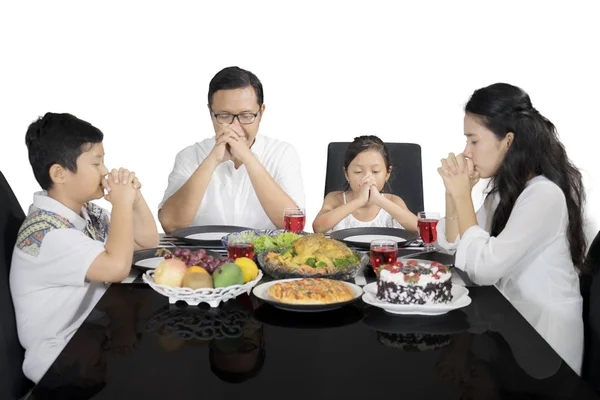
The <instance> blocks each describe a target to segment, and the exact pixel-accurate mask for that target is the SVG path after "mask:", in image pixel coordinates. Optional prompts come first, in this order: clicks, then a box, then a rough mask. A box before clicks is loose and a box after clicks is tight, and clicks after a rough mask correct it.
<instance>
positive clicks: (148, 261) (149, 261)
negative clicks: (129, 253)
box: [134, 257, 165, 269]
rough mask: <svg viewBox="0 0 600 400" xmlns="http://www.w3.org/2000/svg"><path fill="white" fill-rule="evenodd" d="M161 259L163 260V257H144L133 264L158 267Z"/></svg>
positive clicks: (151, 267)
mask: <svg viewBox="0 0 600 400" xmlns="http://www.w3.org/2000/svg"><path fill="white" fill-rule="evenodd" d="M163 261H165V258H164V257H152V258H145V259H143V260H140V261H138V262H136V263H135V264H134V265H137V266H138V267H144V268H149V269H156V267H158V266H159V265H160V263H161V262H163Z"/></svg>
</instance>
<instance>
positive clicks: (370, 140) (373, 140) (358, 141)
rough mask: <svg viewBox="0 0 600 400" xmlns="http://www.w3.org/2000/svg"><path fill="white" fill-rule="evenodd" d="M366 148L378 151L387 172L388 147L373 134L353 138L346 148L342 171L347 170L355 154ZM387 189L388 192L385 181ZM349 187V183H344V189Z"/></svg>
mask: <svg viewBox="0 0 600 400" xmlns="http://www.w3.org/2000/svg"><path fill="white" fill-rule="evenodd" d="M366 150H375V151H378V152H379V154H381V156H382V157H383V161H384V162H385V171H386V173H387V172H389V170H390V167H391V166H392V163H391V162H390V155H389V153H388V149H387V147H386V145H385V143H383V141H382V140H381V139H379V138H378V137H377V136H374V135H365V136H358V137H355V138H354V141H353V142H352V143H350V144H349V145H348V149H347V150H346V155H345V156H344V171H346V172H348V166H349V165H350V163H351V162H352V160H354V159H355V158H356V156H357V155H359V154H360V153H362V152H363V151H366ZM386 184H387V186H388V189H389V191H390V193H391V192H392V190H391V189H392V188H391V186H390V185H389V183H387V182H386ZM349 187H350V184H349V183H346V187H345V189H344V191H346V190H348V188H349Z"/></svg>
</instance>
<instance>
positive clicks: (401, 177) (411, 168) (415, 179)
mask: <svg viewBox="0 0 600 400" xmlns="http://www.w3.org/2000/svg"><path fill="white" fill-rule="evenodd" d="M349 144H350V143H348V142H334V143H329V146H328V148H327V172H326V176H325V196H327V193H329V192H334V191H336V190H344V189H345V188H346V177H345V176H344V171H343V166H344V155H345V154H346V150H347V149H348V145H349ZM385 145H386V147H387V148H388V151H389V154H390V158H391V160H392V167H393V168H392V176H391V177H390V180H389V182H388V183H389V186H390V187H391V192H392V193H393V194H395V195H397V196H400V197H402V199H403V200H404V202H405V203H406V205H407V207H408V209H409V210H410V211H412V212H413V213H415V214H416V213H418V212H419V211H423V210H424V205H423V204H424V203H423V167H422V164H421V146H419V145H418V144H414V143H386V144H385ZM386 189H387V190H386V191H390V188H388V187H387V186H386Z"/></svg>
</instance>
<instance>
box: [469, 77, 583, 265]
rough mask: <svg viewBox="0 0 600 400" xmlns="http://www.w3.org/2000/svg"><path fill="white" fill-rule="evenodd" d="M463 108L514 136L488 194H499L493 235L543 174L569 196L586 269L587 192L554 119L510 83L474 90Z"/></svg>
mask: <svg viewBox="0 0 600 400" xmlns="http://www.w3.org/2000/svg"><path fill="white" fill-rule="evenodd" d="M465 111H466V112H467V113H470V114H474V115H475V116H476V117H478V118H479V119H480V121H481V122H482V124H483V125H484V126H486V127H487V128H488V129H489V130H491V131H492V132H493V133H494V135H496V137H497V138H498V140H502V139H504V137H505V136H506V134H507V133H509V132H512V133H513V134H514V139H513V141H512V143H511V146H510V148H509V150H508V151H507V153H506V156H505V157H504V160H503V162H502V164H501V165H500V168H499V169H498V171H497V172H496V174H495V175H494V176H493V177H492V179H491V181H490V186H491V190H490V193H489V194H488V196H489V195H491V194H493V193H496V192H497V193H499V195H500V202H499V204H498V208H496V211H495V212H494V216H493V218H492V229H491V230H492V231H491V235H492V236H497V235H498V234H500V232H502V230H503V229H504V227H505V226H506V223H507V221H508V218H509V216H510V213H511V211H512V209H513V207H514V205H515V202H516V200H517V197H519V195H520V194H521V192H523V190H524V189H525V185H526V184H527V181H529V180H530V179H531V178H532V177H534V176H538V175H543V176H545V177H546V178H548V179H549V180H551V181H552V182H554V183H556V184H557V185H558V187H560V189H561V190H562V192H563V193H564V195H565V198H566V201H567V209H568V214H569V225H568V227H567V237H568V240H569V247H570V250H571V258H572V260H573V263H574V264H575V266H576V267H577V268H578V269H581V268H583V265H584V263H583V260H584V257H585V249H586V241H585V234H584V232H583V204H584V202H585V192H584V189H583V183H582V180H581V173H580V172H579V170H578V169H577V168H576V167H575V165H573V163H572V162H571V161H570V160H569V158H568V157H567V153H566V151H565V148H564V146H563V145H562V143H561V142H560V140H559V139H558V134H557V132H556V128H555V127H554V125H553V124H552V122H550V121H549V120H548V119H546V118H545V117H544V116H542V115H541V114H540V113H539V112H538V111H537V110H536V109H535V108H533V106H532V104H531V100H530V99H529V95H528V94H527V93H526V92H525V91H523V90H522V89H520V88H518V87H516V86H513V85H509V84H507V83H495V84H493V85H490V86H488V87H485V88H482V89H479V90H476V91H475V92H474V93H473V95H472V96H471V99H470V100H469V102H468V103H467V105H466V106H465Z"/></svg>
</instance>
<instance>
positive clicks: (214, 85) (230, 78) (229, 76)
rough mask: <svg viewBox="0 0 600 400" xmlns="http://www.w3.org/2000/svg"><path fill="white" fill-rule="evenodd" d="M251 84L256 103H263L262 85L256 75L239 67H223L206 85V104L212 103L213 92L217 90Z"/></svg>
mask: <svg viewBox="0 0 600 400" xmlns="http://www.w3.org/2000/svg"><path fill="white" fill-rule="evenodd" d="M248 86H252V87H253V88H254V92H255V93H256V100H257V101H258V105H259V106H261V107H262V105H263V98H264V94H263V87H262V83H260V81H259V80H258V78H257V77H256V75H254V74H253V73H252V72H250V71H246V70H245V69H241V68H239V67H227V68H223V69H222V70H220V71H219V72H217V74H216V75H215V76H214V77H213V78H212V80H211V81H210V84H209V85H208V104H209V105H211V104H212V98H213V94H215V92H216V91H219V90H231V89H243V88H245V87H248Z"/></svg>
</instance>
